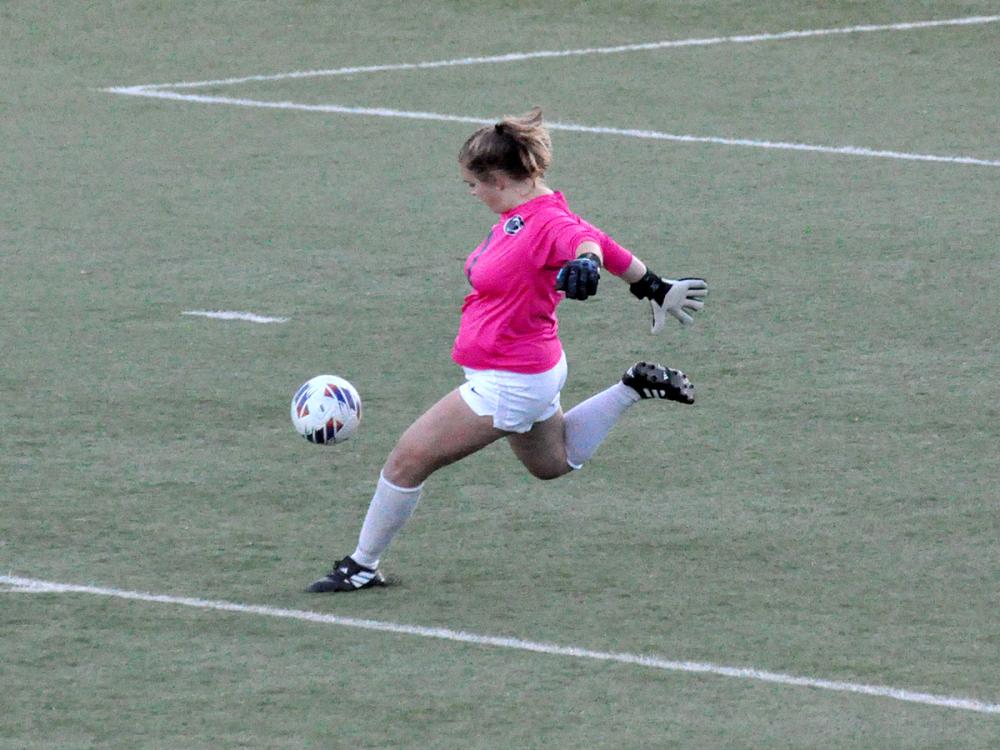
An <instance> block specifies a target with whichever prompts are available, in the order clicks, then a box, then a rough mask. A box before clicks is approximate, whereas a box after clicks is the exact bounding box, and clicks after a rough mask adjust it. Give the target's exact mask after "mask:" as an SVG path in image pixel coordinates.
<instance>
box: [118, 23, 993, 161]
mask: <svg viewBox="0 0 1000 750" xmlns="http://www.w3.org/2000/svg"><path fill="white" fill-rule="evenodd" d="M998 21H1000V16H968V17H964V18H949V19H940V20H933V21H914V22H907V23H891V24H874V25H863V26H845V27H840V28H829V29H810V30H804V31H784V32H780V33H776V34H772V33H762V34H749V35H739V36H722V37H708V38H696V39H677V40H668V41H661V42H649V43H643V44H627V45H619V46H615V47H587V48H582V49H569V50H539V51H535V52H512V53H509V54H505V55H492V56H487V57H465V58H458V59H452V60H432V61H428V62H418V63H395V64H388V65H367V66H353V67H346V68H332V69H328V70H305V71H294V72H291V73H278V74H274V75H252V76H242V77H239V78H220V79H215V80H208V81H188V82H179V83H153V84H144V85H139V86H116V87H111V88H106V89H103V91H106V92H109V93H114V94H123V95H128V96H145V97H151V98H157V99H172V100H175V101H185V102H196V103H201V104H225V105H231V106H240V107H258V108H263V109H284V110H299V111H304V112H325V113H336V114H352V115H364V116H369V117H396V118H405V119H411V120H433V121H438V122H463V123H473V124H489V123H490V122H493V120H492V119H490V118H483V117H468V116H460V115H447V114H440V113H435V112H412V111H402V110H394V109H387V108H371V107H347V106H342V105H337V104H303V103H299V102H289V101H261V100H256V99H240V98H233V97H224V96H199V95H195V94H181V93H178V92H177V91H176V89H192V88H204V87H209V86H227V85H232V84H238V83H247V82H250V81H281V80H286V79H294V78H314V77H320V76H343V75H352V74H360V73H377V72H385V71H394V70H429V69H435V68H445V67H454V66H462V65H483V64H496V63H507V62H520V61H524V60H535V59H545V58H550V59H551V58H559V57H573V56H576V57H578V56H584V55H608V54H619V53H625V52H638V51H646V50H657V49H668V48H673V47H705V46H711V45H717V44H752V43H757V42H771V41H783V40H791V39H804V38H809V37H824V36H833V35H837V34H860V33H871V32H877V31H907V30H913V29H928V28H935V27H942V26H971V25H980V24H986V23H996V22H998ZM549 127H550V128H552V129H553V130H564V131H570V132H577V133H592V134H599V135H617V136H621V137H628V138H644V139H651V140H662V141H673V142H676V143H705V144H714V145H722V146H737V147H747V148H763V149H775V150H785V151H807V152H813V153H822V154H834V155H840V156H860V157H871V158H882V159H899V160H903V161H922V162H938V163H951V164H967V165H975V166H987V167H1000V160H991V159H979V158H975V157H970V156H960V155H937V154H915V153H907V152H900V151H887V150H880V149H872V148H866V147H860V146H823V145H812V144H807V143H789V142H780V141H762V140H754V139H748V138H725V137H717V136H696V135H678V134H674V133H664V132H660V131H655V130H636V129H629V128H610V127H594V126H588V125H575V124H570V123H549Z"/></svg>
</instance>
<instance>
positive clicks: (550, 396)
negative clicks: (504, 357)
mask: <svg viewBox="0 0 1000 750" xmlns="http://www.w3.org/2000/svg"><path fill="white" fill-rule="evenodd" d="M462 369H464V370H465V383H463V384H462V386H461V387H460V388H459V389H458V390H459V393H461V394H462V398H463V399H464V400H465V403H467V404H468V405H469V408H470V409H472V411H474V412H475V413H476V414H478V415H479V416H480V417H485V416H487V415H490V416H492V417H493V426H494V427H496V428H497V429H499V430H505V431H506V432H527V431H528V430H530V429H531V428H532V427H533V426H534V424H535V423H536V422H544V421H545V420H546V419H548V418H549V417H551V416H552V415H553V414H555V413H556V412H557V411H559V409H560V403H559V391H561V390H562V388H563V386H564V385H565V384H566V372H567V367H566V355H565V354H563V355H562V357H561V358H560V359H559V363H558V364H557V365H556V366H555V367H553V368H552V369H551V370H546V371H545V372H540V373H538V374H533V375H528V374H525V373H523V372H508V371H506V370H473V369H472V368H471V367H464V368H462Z"/></svg>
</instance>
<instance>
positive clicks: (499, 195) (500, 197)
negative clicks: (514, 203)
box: [462, 167, 511, 214]
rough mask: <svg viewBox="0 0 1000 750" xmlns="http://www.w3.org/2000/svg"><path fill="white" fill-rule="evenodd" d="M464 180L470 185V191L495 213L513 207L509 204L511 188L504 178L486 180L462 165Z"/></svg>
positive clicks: (500, 212)
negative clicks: (507, 185) (506, 184)
mask: <svg viewBox="0 0 1000 750" xmlns="http://www.w3.org/2000/svg"><path fill="white" fill-rule="evenodd" d="M462 181H463V182H464V183H465V184H466V185H468V186H469V193H470V194H472V195H474V196H476V197H477V198H478V199H479V200H481V201H482V202H483V203H485V204H486V206H487V207H488V208H489V209H490V210H491V211H493V213H497V214H502V213H503V212H504V211H506V210H508V209H509V208H511V206H509V205H508V204H509V203H510V200H511V198H510V195H509V190H508V189H506V186H505V185H504V184H503V181H502V180H493V179H490V180H484V179H481V178H480V177H479V176H478V175H476V173H475V172H471V171H469V170H468V169H466V168H465V167H462Z"/></svg>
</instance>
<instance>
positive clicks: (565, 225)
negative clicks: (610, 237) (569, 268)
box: [545, 216, 601, 268]
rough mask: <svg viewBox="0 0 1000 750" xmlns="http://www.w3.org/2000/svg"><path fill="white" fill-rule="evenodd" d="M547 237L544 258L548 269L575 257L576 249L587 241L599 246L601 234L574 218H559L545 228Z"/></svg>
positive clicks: (559, 266) (557, 266)
mask: <svg viewBox="0 0 1000 750" xmlns="http://www.w3.org/2000/svg"><path fill="white" fill-rule="evenodd" d="M545 230H546V234H547V235H548V237H549V243H548V245H549V252H548V255H547V257H546V258H545V266H546V267H548V268H562V266H563V265H564V264H565V263H566V262H567V261H570V260H573V259H574V258H575V257H576V249H577V248H578V247H580V245H582V244H583V243H584V242H587V241H588V240H589V241H590V242H593V243H595V244H597V245H600V244H601V232H600V231H599V230H598V229H597V228H596V227H592V226H591V225H590V224H588V223H587V222H585V221H583V220H581V219H579V218H577V217H575V216H561V217H559V218H557V219H553V220H551V221H549V222H548V224H546V226H545Z"/></svg>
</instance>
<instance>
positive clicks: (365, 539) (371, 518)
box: [351, 474, 424, 568]
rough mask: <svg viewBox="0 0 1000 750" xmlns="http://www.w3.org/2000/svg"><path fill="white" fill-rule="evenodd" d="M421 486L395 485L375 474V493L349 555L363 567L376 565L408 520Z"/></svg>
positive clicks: (414, 508)
mask: <svg viewBox="0 0 1000 750" xmlns="http://www.w3.org/2000/svg"><path fill="white" fill-rule="evenodd" d="M423 489H424V486H423V485H422V484H421V485H420V486H419V487H397V486H396V485H394V484H393V483H392V482H390V481H389V480H388V479H386V478H385V477H384V476H382V475H381V474H379V477H378V486H377V487H376V488H375V495H374V496H373V497H372V501H371V504H370V505H369V506H368V513H367V514H366V515H365V522H364V523H363V524H362V526H361V535H360V536H359V537H358V548H357V549H356V550H354V553H353V554H352V555H351V557H353V558H354V561H355V562H356V563H358V564H359V565H364V566H365V567H366V568H377V567H378V563H379V560H380V559H381V557H382V555H383V554H384V553H385V551H386V550H387V549H388V548H389V543H390V542H391V541H392V539H393V537H394V536H396V534H397V533H398V532H399V530H400V529H401V528H403V526H404V524H406V522H407V521H408V520H410V516H412V515H413V511H414V510H416V507H417V503H418V502H420V494H421V493H422V492H423Z"/></svg>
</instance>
